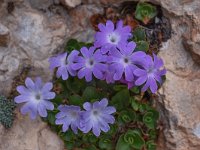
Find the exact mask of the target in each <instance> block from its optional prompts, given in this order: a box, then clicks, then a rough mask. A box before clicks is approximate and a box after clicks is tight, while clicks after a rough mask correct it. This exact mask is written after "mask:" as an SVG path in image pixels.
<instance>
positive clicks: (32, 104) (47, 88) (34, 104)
mask: <svg viewBox="0 0 200 150" xmlns="http://www.w3.org/2000/svg"><path fill="white" fill-rule="evenodd" d="M25 85H26V87H25V86H23V85H20V86H17V91H18V92H19V93H20V95H19V96H16V97H15V99H14V100H15V102H16V103H25V104H24V105H23V106H22V107H21V109H20V110H21V113H22V114H26V113H29V115H30V118H31V119H35V118H36V117H37V115H38V114H39V115H40V116H41V117H47V110H53V109H54V105H53V103H52V102H51V101H50V100H51V99H53V98H54V97H55V93H54V92H51V89H52V88H53V84H52V83H51V82H47V83H45V84H43V83H42V80H41V78H39V77H38V78H36V79H35V82H33V81H32V80H31V79H30V78H28V77H27V78H26V80H25Z"/></svg>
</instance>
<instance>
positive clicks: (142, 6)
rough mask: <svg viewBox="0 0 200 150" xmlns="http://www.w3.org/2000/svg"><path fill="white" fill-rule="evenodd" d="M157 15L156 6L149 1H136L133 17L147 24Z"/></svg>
mask: <svg viewBox="0 0 200 150" xmlns="http://www.w3.org/2000/svg"><path fill="white" fill-rule="evenodd" d="M156 15H157V10H156V7H155V6H153V5H151V4H149V3H138V4H137V7H136V12H135V18H136V19H138V20H140V21H142V22H143V23H144V24H147V23H148V22H149V21H150V20H151V19H152V18H154V17H155V16H156Z"/></svg>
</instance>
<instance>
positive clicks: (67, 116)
mask: <svg viewBox="0 0 200 150" xmlns="http://www.w3.org/2000/svg"><path fill="white" fill-rule="evenodd" d="M58 110H59V111H60V112H59V113H57V114H56V121H55V123H56V124H57V125H62V131H63V132H66V131H67V130H68V129H69V126H71V129H72V131H73V132H74V133H75V134H77V133H78V128H80V118H81V109H80V107H79V106H73V105H71V106H69V105H60V106H59V107H58Z"/></svg>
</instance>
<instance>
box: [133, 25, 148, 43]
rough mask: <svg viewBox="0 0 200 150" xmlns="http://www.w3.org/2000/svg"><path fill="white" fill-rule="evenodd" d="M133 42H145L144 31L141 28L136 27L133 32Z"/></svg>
mask: <svg viewBox="0 0 200 150" xmlns="http://www.w3.org/2000/svg"><path fill="white" fill-rule="evenodd" d="M133 35H134V41H146V34H145V30H144V29H143V28H141V27H138V28H136V29H135V30H134V32H133Z"/></svg>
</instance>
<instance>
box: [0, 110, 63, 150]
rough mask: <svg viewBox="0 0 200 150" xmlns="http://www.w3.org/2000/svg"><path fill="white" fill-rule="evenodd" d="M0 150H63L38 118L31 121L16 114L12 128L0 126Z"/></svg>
mask: <svg viewBox="0 0 200 150" xmlns="http://www.w3.org/2000/svg"><path fill="white" fill-rule="evenodd" d="M0 141H1V144H0V150H14V149H17V150H63V143H62V141H61V140H60V138H59V137H58V136H57V135H56V134H55V133H53V132H52V131H51V130H50V129H49V128H48V126H47V124H45V123H44V122H42V121H41V120H40V119H39V118H37V119H36V120H34V121H31V120H30V119H29V118H28V117H27V116H26V117H22V116H21V115H20V114H17V117H16V119H15V122H14V126H13V127H12V128H11V129H8V130H5V129H4V128H3V126H1V125H0Z"/></svg>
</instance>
